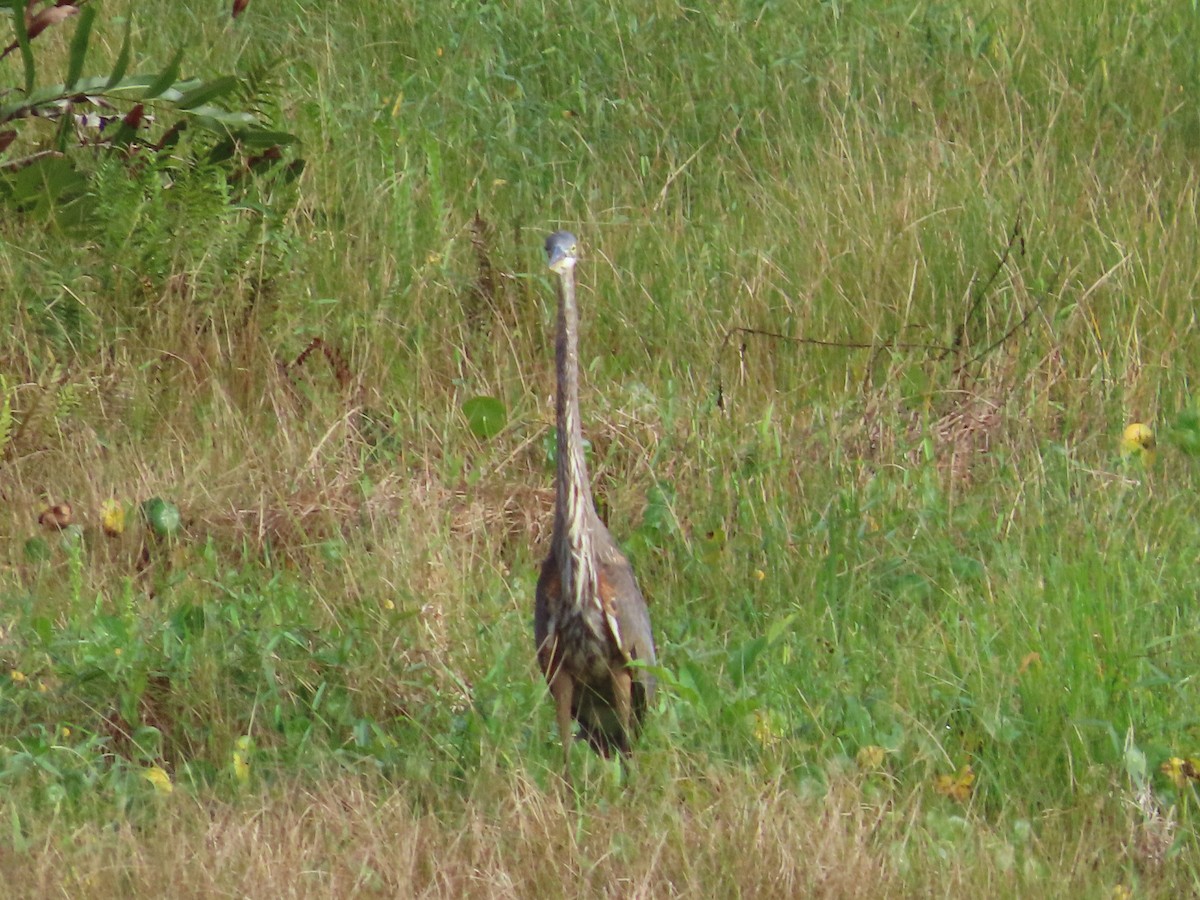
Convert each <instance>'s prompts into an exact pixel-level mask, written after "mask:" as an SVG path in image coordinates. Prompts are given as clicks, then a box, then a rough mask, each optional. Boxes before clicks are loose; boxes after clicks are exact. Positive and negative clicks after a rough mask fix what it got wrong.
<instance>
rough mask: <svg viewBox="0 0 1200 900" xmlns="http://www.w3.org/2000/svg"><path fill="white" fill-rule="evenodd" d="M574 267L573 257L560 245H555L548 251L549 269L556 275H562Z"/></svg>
mask: <svg viewBox="0 0 1200 900" xmlns="http://www.w3.org/2000/svg"><path fill="white" fill-rule="evenodd" d="M574 268H575V257H574V256H572V255H571V254H570V253H568V252H567V251H566V250H563V249H562V248H561V247H555V248H554V250H552V251H551V253H550V271H551V272H553V273H555V274H556V275H563V274H565V273H566V272H570V271H571V270H572V269H574Z"/></svg>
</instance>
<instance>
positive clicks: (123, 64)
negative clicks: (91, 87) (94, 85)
mask: <svg viewBox="0 0 1200 900" xmlns="http://www.w3.org/2000/svg"><path fill="white" fill-rule="evenodd" d="M132 28H133V17H132V16H127V17H126V18H125V35H124V37H122V38H121V52H120V53H118V54H117V64H116V65H115V66H113V70H112V74H111V75H109V76H108V82H107V83H106V84H105V88H106V89H107V88H110V87H112V86H113V85H114V84H116V83H117V82H118V81H120V80H121V79H122V78H124V77H125V70H126V69H128V68H129V33H130V31H131V30H132Z"/></svg>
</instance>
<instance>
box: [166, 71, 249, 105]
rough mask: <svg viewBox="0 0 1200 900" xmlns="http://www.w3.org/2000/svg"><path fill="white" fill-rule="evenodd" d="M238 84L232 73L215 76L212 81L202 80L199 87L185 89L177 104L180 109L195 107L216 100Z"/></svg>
mask: <svg viewBox="0 0 1200 900" xmlns="http://www.w3.org/2000/svg"><path fill="white" fill-rule="evenodd" d="M237 86H238V79H236V78H234V77H233V76H232V75H224V76H222V77H220V78H214V79H213V80H212V81H206V82H202V83H201V84H200V85H199V86H198V87H194V88H192V89H191V90H189V91H184V93H183V96H181V97H180V98H179V100H177V101H176V103H175V105H176V106H178V107H179V108H180V109H195V108H196V107H198V106H200V105H201V104H203V103H207V102H208V101H210V100H215V99H216V98H217V97H220V96H221V95H223V94H228V93H229V92H230V91H232V90H233V89H234V88H235V87H237Z"/></svg>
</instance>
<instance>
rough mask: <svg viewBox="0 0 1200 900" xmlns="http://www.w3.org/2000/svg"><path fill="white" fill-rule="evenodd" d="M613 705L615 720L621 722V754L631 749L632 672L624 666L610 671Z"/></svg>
mask: <svg viewBox="0 0 1200 900" xmlns="http://www.w3.org/2000/svg"><path fill="white" fill-rule="evenodd" d="M612 684H613V706H614V707H615V710H616V713H617V721H618V722H620V723H621V745H620V749H621V752H622V753H623V754H628V753H629V752H630V751H631V750H632V749H633V732H632V730H631V726H632V724H633V673H632V672H630V671H629V670H628V669H627V668H625V667H624V666H621V667H620V668H618V669H614V670H613V673H612Z"/></svg>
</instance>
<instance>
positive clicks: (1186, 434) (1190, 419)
mask: <svg viewBox="0 0 1200 900" xmlns="http://www.w3.org/2000/svg"><path fill="white" fill-rule="evenodd" d="M1169 437H1170V440H1171V443H1172V444H1174V445H1175V446H1176V447H1177V448H1178V449H1179V450H1181V451H1182V452H1183V453H1186V454H1187V455H1188V456H1200V409H1184V410H1182V411H1181V412H1180V413H1179V415H1178V416H1176V418H1175V424H1174V426H1173V427H1172V429H1171V431H1170V432H1169Z"/></svg>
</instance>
